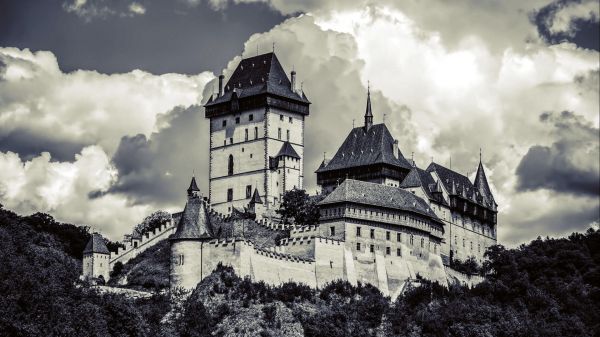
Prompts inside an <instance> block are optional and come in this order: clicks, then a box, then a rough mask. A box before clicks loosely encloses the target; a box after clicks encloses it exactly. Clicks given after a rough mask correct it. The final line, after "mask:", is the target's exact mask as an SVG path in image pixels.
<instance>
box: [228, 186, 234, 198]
mask: <svg viewBox="0 0 600 337" xmlns="http://www.w3.org/2000/svg"><path fill="white" fill-rule="evenodd" d="M227 201H233V188H229V189H227Z"/></svg>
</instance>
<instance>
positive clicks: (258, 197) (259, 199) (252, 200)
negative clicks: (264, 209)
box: [250, 188, 263, 204]
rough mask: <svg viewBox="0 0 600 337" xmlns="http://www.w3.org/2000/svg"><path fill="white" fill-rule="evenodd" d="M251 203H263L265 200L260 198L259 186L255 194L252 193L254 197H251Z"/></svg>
mask: <svg viewBox="0 0 600 337" xmlns="http://www.w3.org/2000/svg"><path fill="white" fill-rule="evenodd" d="M250 203H251V204H262V203H263V201H262V199H261V198H260V194H258V188H255V189H254V194H252V199H250Z"/></svg>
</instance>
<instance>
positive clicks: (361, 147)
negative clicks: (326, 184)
mask: <svg viewBox="0 0 600 337" xmlns="http://www.w3.org/2000/svg"><path fill="white" fill-rule="evenodd" d="M394 151H396V146H395V144H394V137H392V135H391V133H390V131H389V130H388V128H387V126H385V124H376V125H373V126H372V127H371V128H369V129H368V130H367V129H366V128H364V127H362V126H361V127H357V128H354V129H352V130H351V131H350V133H349V134H348V137H346V140H344V143H342V146H340V148H339V149H338V151H337V152H336V154H335V156H333V158H332V159H331V161H329V163H328V164H327V165H326V166H321V167H319V169H318V170H317V171H316V172H317V173H320V172H326V171H333V170H339V169H344V168H350V167H358V166H365V165H373V164H380V163H381V164H389V165H392V166H396V167H401V168H405V169H410V168H411V165H410V164H409V163H408V161H407V160H406V159H405V158H404V156H402V154H401V153H400V152H399V153H398V158H396V157H395V156H394Z"/></svg>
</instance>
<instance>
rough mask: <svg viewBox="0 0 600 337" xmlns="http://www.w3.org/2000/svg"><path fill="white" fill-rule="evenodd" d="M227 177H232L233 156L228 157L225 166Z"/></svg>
mask: <svg viewBox="0 0 600 337" xmlns="http://www.w3.org/2000/svg"><path fill="white" fill-rule="evenodd" d="M227 175H230V176H232V175H233V155H232V154H230V155H229V163H228V164H227Z"/></svg>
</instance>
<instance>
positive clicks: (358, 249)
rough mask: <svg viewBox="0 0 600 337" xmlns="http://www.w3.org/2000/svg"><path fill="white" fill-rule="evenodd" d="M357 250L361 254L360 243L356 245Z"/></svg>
mask: <svg viewBox="0 0 600 337" xmlns="http://www.w3.org/2000/svg"><path fill="white" fill-rule="evenodd" d="M356 250H357V251H359V252H360V242H357V243H356Z"/></svg>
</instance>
